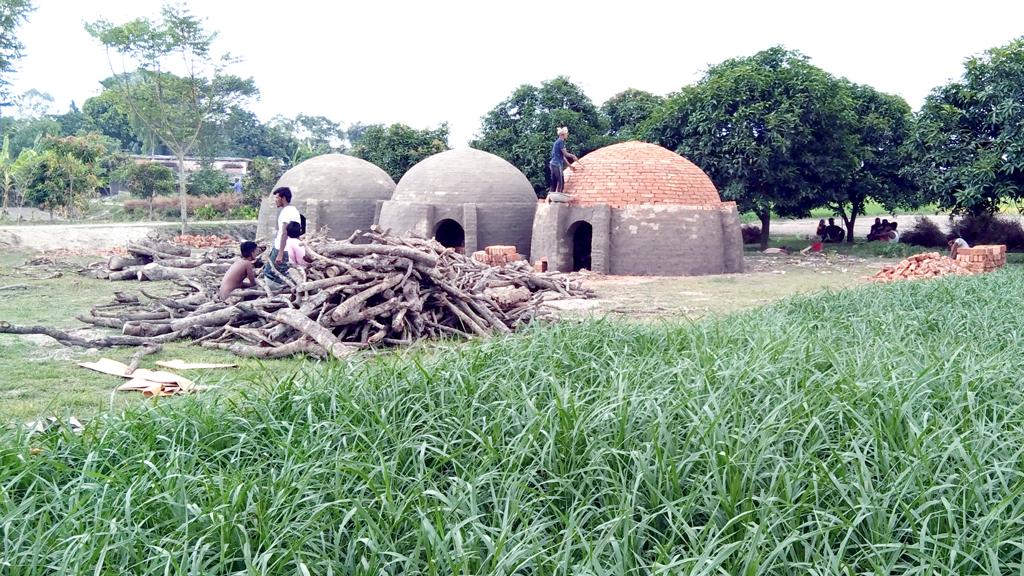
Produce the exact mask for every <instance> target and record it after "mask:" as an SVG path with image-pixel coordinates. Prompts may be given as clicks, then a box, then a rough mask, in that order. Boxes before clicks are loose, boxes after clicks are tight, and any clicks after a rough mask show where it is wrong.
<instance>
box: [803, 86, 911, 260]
mask: <svg viewBox="0 0 1024 576" xmlns="http://www.w3.org/2000/svg"><path fill="white" fill-rule="evenodd" d="M846 89H847V90H848V91H849V97H850V105H851V106H852V112H853V114H852V115H850V116H849V120H850V122H849V124H848V126H847V129H848V138H847V139H846V140H845V142H846V144H847V145H848V146H850V147H851V150H850V152H849V153H850V154H851V155H852V156H853V159H854V162H853V164H852V166H851V169H850V170H849V171H848V172H847V173H846V174H842V175H840V177H839V179H838V180H837V181H835V182H833V183H832V185H830V186H825V187H823V189H822V191H823V193H824V195H825V198H826V206H828V207H829V208H831V209H832V210H833V211H834V212H835V213H836V214H837V215H838V216H839V217H840V218H842V220H843V224H844V225H845V226H846V241H847V242H851V243H852V242H853V228H854V224H855V223H856V221H857V216H860V215H863V214H864V208H865V206H866V204H867V201H868V199H874V200H876V201H878V202H879V203H880V204H882V205H883V206H885V207H887V208H888V209H890V210H895V209H896V208H897V207H908V208H910V207H914V206H915V205H917V204H918V200H917V196H916V194H915V192H916V188H915V187H914V185H913V182H912V181H911V180H910V179H908V178H906V177H905V176H904V175H903V174H902V171H903V168H904V166H905V165H906V164H907V155H906V142H907V138H908V137H909V135H910V127H911V125H912V123H913V116H912V115H911V112H910V106H909V105H908V104H907V102H906V101H905V100H903V98H901V97H899V96H894V95H892V94H884V93H882V92H879V91H877V90H875V89H874V88H872V87H870V86H864V85H859V84H847V86H846Z"/></svg>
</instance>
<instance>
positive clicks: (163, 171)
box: [121, 162, 174, 220]
mask: <svg viewBox="0 0 1024 576" xmlns="http://www.w3.org/2000/svg"><path fill="white" fill-rule="evenodd" d="M121 176H122V178H123V179H124V183H125V185H126V186H128V190H129V191H130V192H131V193H132V195H133V196H138V197H139V198H143V199H146V200H148V201H149V219H150V220H152V219H153V199H154V198H155V197H156V196H168V195H171V194H173V193H174V171H172V170H171V169H170V168H168V167H166V166H162V165H160V164H157V163H156V162H132V163H130V164H128V165H127V166H126V167H125V169H124V170H122V171H121Z"/></svg>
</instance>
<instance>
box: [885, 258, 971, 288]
mask: <svg viewBox="0 0 1024 576" xmlns="http://www.w3.org/2000/svg"><path fill="white" fill-rule="evenodd" d="M950 274H955V275H957V276H970V275H971V274H975V272H973V271H972V270H970V269H968V268H967V266H965V265H964V264H963V263H961V262H959V261H957V260H953V259H952V258H947V257H946V256H943V255H942V254H939V253H938V252H925V253H924V254H914V255H913V256H909V257H907V258H904V259H903V260H900V263H899V264H896V265H895V266H883V267H882V269H881V270H879V271H878V272H877V273H876V274H875V275H874V276H871V277H870V279H871V280H874V281H875V282H892V281H894V280H917V279H920V278H936V277H938V276H948V275H950Z"/></svg>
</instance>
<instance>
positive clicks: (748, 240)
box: [740, 224, 761, 244]
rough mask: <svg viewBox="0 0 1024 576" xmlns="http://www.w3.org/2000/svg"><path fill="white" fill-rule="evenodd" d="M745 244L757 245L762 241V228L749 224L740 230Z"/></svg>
mask: <svg viewBox="0 0 1024 576" xmlns="http://www.w3.org/2000/svg"><path fill="white" fill-rule="evenodd" d="M740 234H742V235H743V243H744V244H757V243H758V242H760V241H761V227H760V226H758V225H756V224H747V225H745V226H743V227H742V228H740Z"/></svg>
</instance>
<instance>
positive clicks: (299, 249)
mask: <svg viewBox="0 0 1024 576" xmlns="http://www.w3.org/2000/svg"><path fill="white" fill-rule="evenodd" d="M286 231H287V233H288V240H287V241H286V242H285V244H284V253H285V254H287V255H288V263H289V264H291V265H293V266H300V267H305V266H306V263H307V262H308V260H307V259H306V245H305V244H303V243H302V240H299V236H301V235H302V226H301V225H300V224H299V223H298V222H289V223H288V226H287V228H286Z"/></svg>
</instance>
